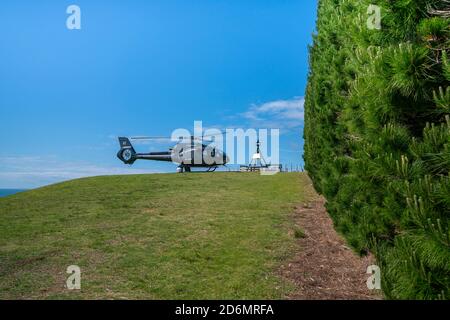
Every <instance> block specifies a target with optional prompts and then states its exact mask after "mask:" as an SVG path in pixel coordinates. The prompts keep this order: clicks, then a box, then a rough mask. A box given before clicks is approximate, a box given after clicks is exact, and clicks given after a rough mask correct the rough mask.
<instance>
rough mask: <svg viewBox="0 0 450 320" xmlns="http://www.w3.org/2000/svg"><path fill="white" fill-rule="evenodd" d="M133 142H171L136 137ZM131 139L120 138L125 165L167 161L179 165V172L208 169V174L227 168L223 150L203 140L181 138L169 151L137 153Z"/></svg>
mask: <svg viewBox="0 0 450 320" xmlns="http://www.w3.org/2000/svg"><path fill="white" fill-rule="evenodd" d="M130 139H131V140H169V139H168V138H161V137H134V138H130ZM130 139H129V138H126V137H119V144H120V150H119V152H118V153H117V157H118V158H119V159H120V160H121V161H122V162H123V163H125V164H128V165H132V164H133V163H134V162H135V161H136V160H153V161H165V162H173V163H176V164H178V168H177V172H180V173H182V172H191V168H207V172H213V171H215V170H216V169H217V168H218V167H219V166H222V165H223V166H225V165H226V164H227V163H228V162H229V158H228V157H227V155H226V154H225V152H223V151H222V150H219V149H218V148H216V147H214V146H210V145H206V144H204V143H203V141H204V140H203V138H202V139H199V138H197V137H193V136H191V137H187V138H186V137H180V138H179V139H180V140H179V141H178V143H177V144H176V145H175V146H174V147H173V148H170V149H169V150H168V151H162V152H149V153H137V152H136V151H135V149H134V148H133V145H132V144H131V142H130Z"/></svg>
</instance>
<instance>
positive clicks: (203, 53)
mask: <svg viewBox="0 0 450 320" xmlns="http://www.w3.org/2000/svg"><path fill="white" fill-rule="evenodd" d="M71 4H76V5H78V6H79V7H80V8H81V14H82V15H81V30H68V29H67V28H66V19H67V17H68V14H67V13H66V8H67V7H68V6H69V5H71ZM315 19H316V1H304V0H290V1H289V0H286V1H281V0H227V1H225V0H223V1H221V0H216V1H212V0H211V1H206V0H204V1H200V0H198V1H186V0H184V1H181V0H180V1H175V0H164V1H163V0H158V1H156V0H154V1H136V0H135V1H112V0H108V1H92V0H91V1H81V0H80V1H70V2H67V1H3V2H2V10H1V11H0V39H2V40H1V42H0V119H1V126H0V136H1V140H0V141H1V142H0V188H32V187H37V186H42V185H45V184H49V183H54V182H58V181H62V180H67V179H72V178H77V177H82V176H91V175H103V174H124V173H144V172H173V171H174V170H175V166H174V165H173V164H170V163H157V162H140V163H139V162H137V163H136V164H135V165H134V166H133V167H128V166H125V165H123V164H121V163H120V161H119V160H118V159H117V158H116V157H115V155H116V152H117V150H118V143H117V141H116V137H117V136H119V135H124V136H135V135H157V136H161V135H170V134H171V132H172V131H173V130H174V129H176V128H187V129H191V128H192V127H193V123H194V121H195V120H201V121H203V125H204V126H214V127H222V128H225V127H230V126H231V127H242V128H250V127H252V128H265V127H279V128H280V129H281V130H282V137H281V148H282V151H281V162H282V163H286V164H289V163H293V164H295V165H296V164H301V163H302V159H301V154H302V147H303V146H302V141H301V135H302V131H303V119H302V110H301V109H302V101H303V100H302V97H303V96H304V92H305V86H306V76H307V71H308V51H307V46H308V44H309V43H311V34H312V32H313V31H314V24H315ZM142 147H144V148H152V149H155V150H157V149H165V147H166V146H163V145H152V146H142Z"/></svg>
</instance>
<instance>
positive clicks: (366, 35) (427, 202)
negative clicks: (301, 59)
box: [304, 0, 450, 299]
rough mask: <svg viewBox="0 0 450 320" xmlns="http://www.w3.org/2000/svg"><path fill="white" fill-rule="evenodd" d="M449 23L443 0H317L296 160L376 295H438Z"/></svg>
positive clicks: (449, 103) (446, 292)
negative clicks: (374, 263)
mask: <svg viewBox="0 0 450 320" xmlns="http://www.w3.org/2000/svg"><path fill="white" fill-rule="evenodd" d="M369 5H377V6H379V7H380V8H381V13H382V17H381V21H382V28H381V30H378V29H374V30H371V29H369V28H368V27H367V23H366V21H367V18H368V16H367V9H368V7H369ZM449 35H450V4H449V2H448V1H439V0H397V1H389V0H377V1H375V0H361V1H350V0H320V1H319V7H318V21H317V33H316V34H315V35H314V44H313V46H312V47H311V48H310V74H309V80H308V87H307V91H306V102H305V156H304V157H305V162H306V169H307V171H308V173H309V175H310V176H311V178H312V180H313V183H314V186H315V187H316V189H317V190H318V191H319V192H321V193H322V194H323V195H324V196H325V197H326V199H327V209H328V212H329V213H330V215H331V217H332V218H333V220H334V222H335V225H336V226H337V228H338V230H339V231H340V232H341V233H342V234H343V235H344V236H345V237H346V239H347V241H348V242H349V244H350V245H351V246H352V247H353V248H354V249H355V250H356V251H357V252H359V253H361V254H364V253H366V252H368V251H371V252H374V253H375V254H376V257H377V260H378V263H379V264H380V266H381V267H382V274H383V281H382V285H383V292H384V294H385V296H386V297H388V298H393V299H450V231H449V230H450V229H449V227H450V176H449V172H450V87H449V84H450V76H449V75H450V55H449V54H450V53H449V51H450V36H449Z"/></svg>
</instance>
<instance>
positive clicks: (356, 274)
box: [281, 199, 380, 300]
mask: <svg viewBox="0 0 450 320" xmlns="http://www.w3.org/2000/svg"><path fill="white" fill-rule="evenodd" d="M294 219H295V223H296V224H297V226H298V227H299V228H301V229H302V230H303V231H304V234H305V236H304V237H303V238H301V239H299V240H298V241H299V246H300V250H299V252H298V253H297V255H296V256H295V257H294V258H293V259H292V260H291V261H290V263H288V264H287V265H283V266H282V268H281V274H282V275H283V276H284V277H285V278H287V279H289V280H290V281H291V282H294V284H295V286H296V289H295V291H294V293H293V294H291V295H290V296H288V297H286V298H288V299H296V300H302V299H308V300H322V299H332V300H336V299H337V300H346V299H357V300H362V299H364V300H365V299H380V295H379V294H377V293H375V292H372V291H370V290H368V289H367V285H366V281H367V279H368V277H369V276H370V275H367V274H366V270H367V267H368V266H369V265H372V264H374V261H373V258H372V257H364V258H360V257H359V256H358V255H356V254H355V253H354V252H353V251H352V250H351V249H350V248H348V247H347V246H346V243H345V242H344V240H343V239H342V237H341V236H340V235H338V234H337V233H336V231H335V230H334V227H333V222H332V220H331V218H330V217H329V216H328V214H327V212H326V210H325V207H324V200H323V199H319V200H317V201H315V202H312V203H309V204H305V205H303V206H299V207H297V209H296V213H295V217H294Z"/></svg>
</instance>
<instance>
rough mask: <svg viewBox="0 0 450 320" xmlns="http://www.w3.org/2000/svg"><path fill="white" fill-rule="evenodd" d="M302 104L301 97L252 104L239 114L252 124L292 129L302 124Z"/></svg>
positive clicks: (303, 101)
mask: <svg viewBox="0 0 450 320" xmlns="http://www.w3.org/2000/svg"><path fill="white" fill-rule="evenodd" d="M304 104H305V99H304V98H303V97H294V98H293V99H289V100H276V101H270V102H265V103H263V104H259V105H257V104H253V105H252V106H251V107H250V109H249V110H247V111H246V112H244V113H242V114H241V116H242V117H243V118H245V119H246V120H248V121H250V122H251V124H252V126H259V127H262V126H263V127H268V128H279V129H292V128H296V127H300V126H301V125H303V122H304Z"/></svg>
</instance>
